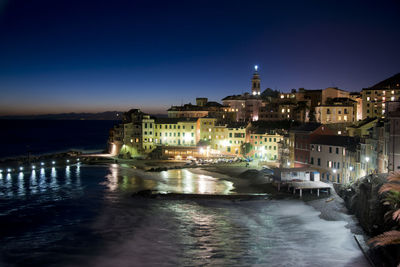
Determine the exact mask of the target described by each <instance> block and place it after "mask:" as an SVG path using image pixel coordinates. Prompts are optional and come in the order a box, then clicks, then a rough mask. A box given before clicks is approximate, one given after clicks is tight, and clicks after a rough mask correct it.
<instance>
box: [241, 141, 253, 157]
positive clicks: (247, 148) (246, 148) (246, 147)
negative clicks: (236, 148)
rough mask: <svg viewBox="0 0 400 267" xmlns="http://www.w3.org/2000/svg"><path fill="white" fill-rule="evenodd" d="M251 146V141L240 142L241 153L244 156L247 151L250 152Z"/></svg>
mask: <svg viewBox="0 0 400 267" xmlns="http://www.w3.org/2000/svg"><path fill="white" fill-rule="evenodd" d="M252 148H253V146H252V145H251V143H244V144H242V149H241V152H242V155H243V157H246V156H247V154H248V153H250V151H251V150H252Z"/></svg>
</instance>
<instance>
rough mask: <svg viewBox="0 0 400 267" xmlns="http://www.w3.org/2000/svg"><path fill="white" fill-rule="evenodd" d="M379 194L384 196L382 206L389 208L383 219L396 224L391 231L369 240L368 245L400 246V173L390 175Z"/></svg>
mask: <svg viewBox="0 0 400 267" xmlns="http://www.w3.org/2000/svg"><path fill="white" fill-rule="evenodd" d="M379 193H380V194H386V197H385V198H384V199H383V204H384V205H386V206H389V207H390V210H389V211H388V212H387V213H386V214H385V218H386V219H387V220H388V219H389V220H393V221H394V222H397V223H398V224H397V226H396V227H395V228H394V229H393V230H391V231H387V232H384V233H383V234H381V235H378V236H376V237H374V238H371V239H370V240H369V241H368V243H369V244H372V246H374V247H379V246H387V245H400V231H399V230H400V173H393V174H391V175H390V176H389V177H388V179H387V183H385V184H384V185H383V186H382V187H381V188H380V189H379Z"/></svg>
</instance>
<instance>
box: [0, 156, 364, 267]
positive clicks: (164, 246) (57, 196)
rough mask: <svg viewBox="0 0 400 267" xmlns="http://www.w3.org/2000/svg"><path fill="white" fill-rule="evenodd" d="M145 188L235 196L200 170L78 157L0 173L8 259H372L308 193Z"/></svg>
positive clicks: (344, 262)
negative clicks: (83, 161) (246, 195)
mask: <svg viewBox="0 0 400 267" xmlns="http://www.w3.org/2000/svg"><path fill="white" fill-rule="evenodd" d="M142 189H157V190H166V191H174V192H185V193H218V194H227V193H230V192H232V190H234V188H233V186H232V184H231V183H230V182H227V181H224V180H221V179H219V178H217V177H213V176H212V175H211V174H210V173H204V174H202V173H201V171H198V170H197V171H196V172H191V171H189V170H171V171H165V172H161V173H144V172H141V171H139V170H132V169H129V168H121V167H119V166H118V165H115V164H112V165H110V166H106V167H104V166H103V167H101V166H97V167H96V166H81V165H71V166H66V167H63V168H50V169H38V170H36V171H32V172H30V171H29V172H21V173H19V174H4V173H3V174H1V176H0V266H199V265H201V266H203V265H207V266H325V267H328V266H335V267H336V266H366V265H367V262H366V261H365V259H364V258H363V256H362V254H361V252H360V250H359V249H358V247H357V245H356V243H355V242H354V239H353V237H352V233H351V232H350V230H349V229H347V228H346V223H345V222H342V221H326V220H323V219H321V218H320V217H319V212H318V211H316V210H315V209H314V208H312V207H311V206H308V205H306V204H305V203H304V202H302V201H300V200H257V201H230V200H166V199H146V198H139V197H135V198H134V197H132V193H133V192H136V191H138V190H142Z"/></svg>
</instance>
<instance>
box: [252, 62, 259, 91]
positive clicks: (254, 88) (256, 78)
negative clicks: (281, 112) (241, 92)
mask: <svg viewBox="0 0 400 267" xmlns="http://www.w3.org/2000/svg"><path fill="white" fill-rule="evenodd" d="M260 83H261V81H260V75H259V74H258V66H257V65H255V66H254V74H253V78H252V79H251V94H252V95H254V96H259V95H260Z"/></svg>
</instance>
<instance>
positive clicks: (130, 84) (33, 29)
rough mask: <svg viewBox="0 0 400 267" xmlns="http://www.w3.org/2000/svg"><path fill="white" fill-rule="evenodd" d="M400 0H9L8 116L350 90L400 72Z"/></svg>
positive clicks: (4, 58) (0, 26) (4, 50)
mask: <svg viewBox="0 0 400 267" xmlns="http://www.w3.org/2000/svg"><path fill="white" fill-rule="evenodd" d="M399 47H400V1H397V0H396V1H365V0H363V1H350V0H349V1H329V0H323V1H322V0H318V1H249V0H248V1H232V0H230V1H199V0H193V1H189V0H187V1H133V0H132V1H100V0H96V1H83V0H81V1H73V0H69V1H64V0H48V1H40V0H35V1H28V0H27V1H20V0H12V1H4V0H0V115H6V114H40V113H61V112H94V111H96V112H97V111H106V110H120V111H124V110H128V109H130V108H141V109H143V110H144V111H146V112H152V113H160V112H165V110H166V109H167V108H168V107H170V106H171V105H180V104H181V103H188V102H192V103H194V102H195V98H196V97H208V98H209V99H210V100H214V101H221V99H222V98H223V97H225V96H227V95H231V94H241V93H243V92H246V91H249V87H250V79H251V75H252V72H253V66H254V65H255V64H258V65H259V73H260V76H261V87H262V89H265V88H267V87H270V88H273V89H277V90H280V91H289V90H290V89H292V88H299V87H304V88H308V89H319V88H326V87H329V86H337V87H339V88H341V89H345V90H349V91H360V90H361V89H362V88H364V87H368V86H372V85H373V84H375V83H377V82H379V81H381V80H383V79H386V78H388V77H390V76H392V75H394V74H396V73H399V72H400V52H399Z"/></svg>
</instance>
